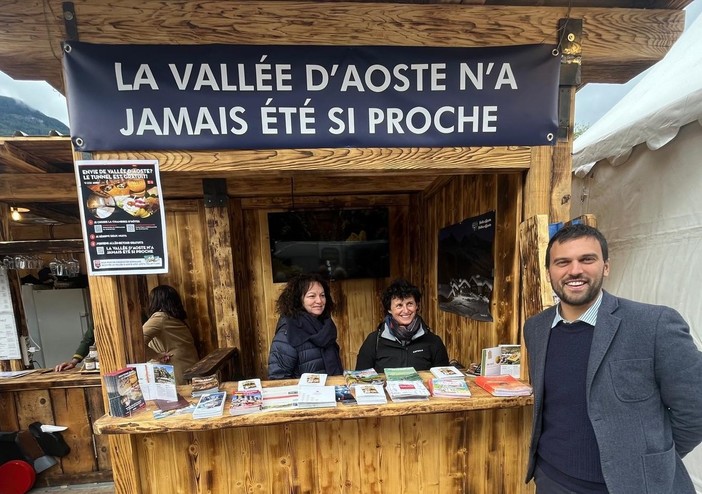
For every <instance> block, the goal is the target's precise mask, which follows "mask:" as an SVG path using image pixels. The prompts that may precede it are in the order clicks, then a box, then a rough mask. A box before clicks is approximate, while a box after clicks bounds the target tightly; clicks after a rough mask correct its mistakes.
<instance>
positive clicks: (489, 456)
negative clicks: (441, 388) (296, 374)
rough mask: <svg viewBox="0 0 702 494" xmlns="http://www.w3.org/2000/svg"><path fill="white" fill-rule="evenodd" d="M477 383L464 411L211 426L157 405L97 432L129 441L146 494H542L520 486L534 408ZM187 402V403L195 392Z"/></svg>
mask: <svg viewBox="0 0 702 494" xmlns="http://www.w3.org/2000/svg"><path fill="white" fill-rule="evenodd" d="M341 381H342V379H341V378H340V377H334V378H329V380H328V384H334V383H339V382H341ZM294 382H295V381H279V382H276V383H274V385H283V384H293V383H294ZM270 384H271V383H264V385H270ZM469 384H470V388H471V392H472V393H473V397H472V398H469V399H463V400H458V399H456V400H450V399H434V398H432V399H430V400H429V401H425V402H408V403H392V402H389V403H388V404H386V405H378V406H358V405H343V404H339V405H338V406H337V407H336V408H320V409H298V410H289V411H275V412H263V413H256V414H250V415H244V416H236V417H233V416H229V415H228V409H227V407H225V414H224V416H222V417H215V418H209V419H192V418H191V416H190V415H189V414H186V415H182V416H175V417H174V416H171V417H168V418H164V419H153V418H152V410H153V409H154V406H153V404H151V403H149V407H147V410H144V411H142V412H140V413H138V414H137V415H135V416H133V417H129V418H116V417H107V416H106V417H102V418H100V419H99V420H97V421H96V422H95V424H94V427H95V431H96V432H97V433H102V434H130V435H131V436H130V437H131V442H132V447H133V448H134V450H135V453H136V457H137V458H138V460H139V461H138V469H139V471H138V473H137V475H138V477H139V484H140V488H141V492H142V493H149V494H151V493H154V494H155V493H169V494H170V493H173V492H182V493H200V492H203V493H204V492H212V493H239V492H241V493H244V492H247V493H248V492H268V493H279V492H329V493H338V492H344V493H347V492H348V493H351V492H357V493H364V494H365V493H370V492H387V493H393V494H394V493H397V492H402V493H414V492H417V493H419V492H421V493H432V492H433V493H437V494H439V493H440V494H444V493H476V494H488V493H495V494H498V493H510V494H513V493H529V492H533V490H532V487H531V486H526V485H524V482H523V478H524V471H525V467H526V455H527V451H528V440H529V434H530V425H531V413H532V411H531V406H530V405H531V404H532V397H515V398H495V397H493V396H491V395H489V394H488V393H487V392H485V391H483V390H482V389H481V388H479V387H477V386H476V385H475V384H474V383H473V382H469ZM235 386H236V384H235V383H226V384H225V385H223V389H226V390H227V391H228V392H231V391H232V390H233V389H235ZM180 391H181V394H183V396H188V395H189V387H188V386H183V387H181V388H180ZM193 401H194V399H193Z"/></svg>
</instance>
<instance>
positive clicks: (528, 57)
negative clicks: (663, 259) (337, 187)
mask: <svg viewBox="0 0 702 494" xmlns="http://www.w3.org/2000/svg"><path fill="white" fill-rule="evenodd" d="M553 48H554V47H553V46H549V45H523V46H513V47H494V48H435V47H392V46H353V47H346V46H250V45H246V46H236V45H196V46H193V45H163V46H156V45H94V44H88V43H80V42H75V41H71V42H67V43H65V45H64V51H65V57H64V70H65V80H66V84H67V90H68V106H69V113H70V118H71V135H72V139H73V143H74V145H75V146H76V148H77V149H78V150H80V151H97V150H157V149H159V150H163V149H192V150H194V149H271V148H278V149H281V148H319V147H331V148H340V147H447V146H505V145H525V146H530V145H547V144H553V143H554V142H555V139H554V134H555V133H556V130H557V128H558V119H557V98H558V75H559V70H560V59H559V57H557V56H554V55H553V53H552V50H553Z"/></svg>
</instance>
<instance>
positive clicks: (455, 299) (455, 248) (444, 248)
mask: <svg viewBox="0 0 702 494" xmlns="http://www.w3.org/2000/svg"><path fill="white" fill-rule="evenodd" d="M494 241H495V211H489V212H487V213H485V214H481V215H480V216H475V217H473V218H468V219H465V220H463V221H461V222H460V223H457V224H455V225H451V226H447V227H446V228H442V229H441V230H439V259H438V266H437V267H438V269H437V273H438V280H437V282H438V286H439V308H440V309H441V310H444V311H446V312H453V313H455V314H459V315H461V316H463V317H468V318H470V319H475V320H477V321H488V322H490V321H492V320H493V319H492V314H491V313H490V300H491V299H492V289H493V285H494V274H493V273H494V271H495V260H494V256H493V243H494Z"/></svg>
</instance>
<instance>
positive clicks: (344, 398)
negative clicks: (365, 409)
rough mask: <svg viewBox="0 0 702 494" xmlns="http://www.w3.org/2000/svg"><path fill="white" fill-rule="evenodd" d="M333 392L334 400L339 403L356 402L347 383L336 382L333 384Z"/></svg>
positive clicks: (353, 403) (350, 403)
mask: <svg viewBox="0 0 702 494" xmlns="http://www.w3.org/2000/svg"><path fill="white" fill-rule="evenodd" d="M334 394H335V395H336V401H338V402H340V403H343V404H345V405H355V404H356V398H354V397H353V394H352V393H351V387H350V386H349V385H347V384H337V385H336V386H334Z"/></svg>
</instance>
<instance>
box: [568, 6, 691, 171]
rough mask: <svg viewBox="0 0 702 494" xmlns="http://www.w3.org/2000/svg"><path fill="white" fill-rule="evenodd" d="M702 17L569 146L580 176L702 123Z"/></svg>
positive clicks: (617, 161)
mask: <svg viewBox="0 0 702 494" xmlns="http://www.w3.org/2000/svg"><path fill="white" fill-rule="evenodd" d="M700 46H702V16H699V17H698V18H697V20H696V21H695V22H694V23H693V24H692V25H691V26H690V27H689V28H688V29H687V30H686V31H685V32H684V33H683V35H682V36H681V37H680V38H679V39H678V41H677V42H676V43H675V44H674V45H673V47H672V48H671V49H670V50H669V52H668V53H667V55H666V56H665V57H664V58H663V59H662V60H661V61H660V62H658V63H657V64H656V65H654V66H653V67H652V68H651V69H649V70H648V71H647V73H646V75H645V76H644V77H643V78H642V79H641V81H640V82H639V83H638V84H637V85H636V86H634V87H633V88H632V89H631V91H629V93H627V94H626V95H625V96H624V97H623V98H622V99H621V100H620V101H619V103H617V104H616V105H615V106H614V107H612V109H611V110H610V111H609V112H608V113H607V114H606V115H604V116H603V117H602V118H601V119H600V120H598V121H597V122H596V123H595V124H593V125H592V126H591V127H590V128H589V129H588V130H587V131H585V132H584V133H583V134H582V135H581V136H580V137H579V138H578V139H577V140H576V141H575V143H574V145H573V169H574V171H575V173H576V175H579V176H584V175H585V174H587V173H588V172H589V171H590V170H591V169H592V167H593V166H594V165H595V163H597V162H598V161H600V160H605V159H606V160H608V161H609V162H610V164H613V165H619V164H622V163H624V162H626V160H627V159H628V156H629V155H630V154H631V150H632V148H633V147H634V146H636V145H637V144H642V143H646V145H647V146H648V148H649V149H651V150H656V149H660V148H661V147H663V146H665V145H666V144H668V143H669V142H671V141H672V140H673V139H674V138H675V136H676V135H677V133H678V131H679V130H680V128H681V127H683V126H684V125H686V124H689V123H690V122H694V121H698V122H699V123H700V124H702V49H700Z"/></svg>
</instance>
